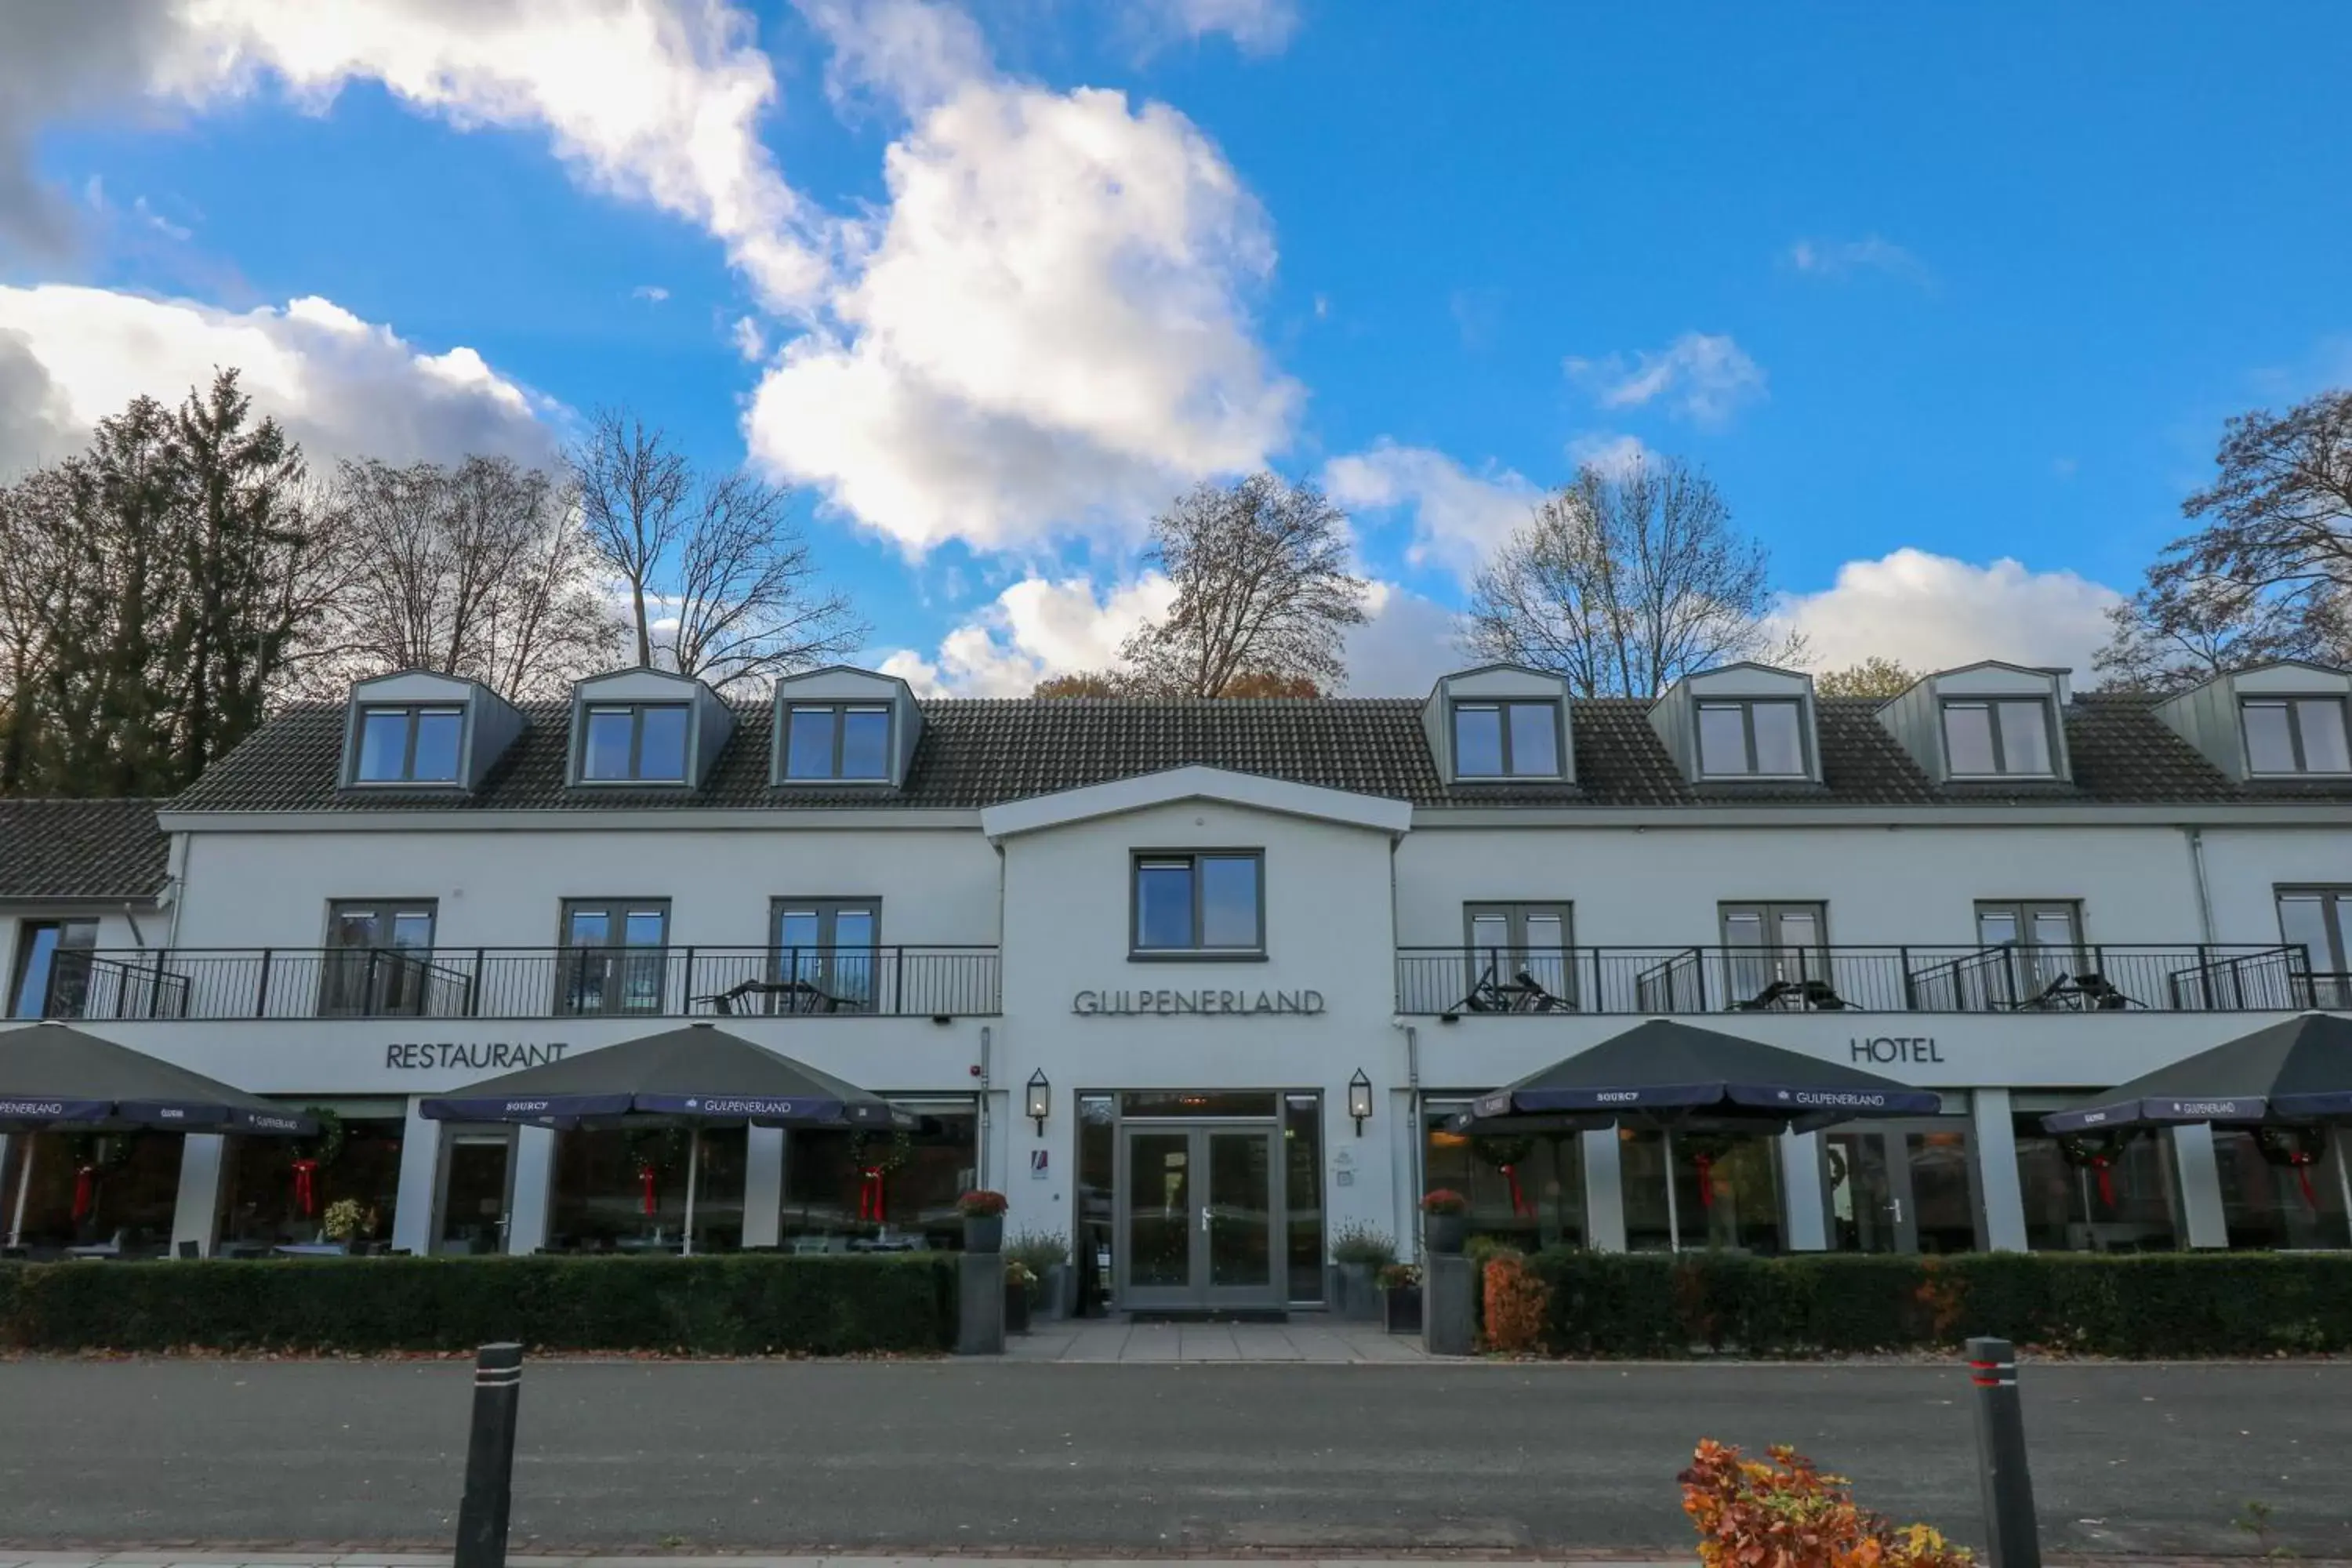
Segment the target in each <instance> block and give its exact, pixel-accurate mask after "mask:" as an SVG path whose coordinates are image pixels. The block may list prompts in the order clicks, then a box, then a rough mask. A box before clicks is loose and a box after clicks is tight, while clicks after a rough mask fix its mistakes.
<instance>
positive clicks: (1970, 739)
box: [1944, 698, 2056, 778]
mask: <svg viewBox="0 0 2352 1568" xmlns="http://www.w3.org/2000/svg"><path fill="white" fill-rule="evenodd" d="M1944 761H1945V764H1946V766H1947V767H1948V768H1949V769H1950V771H1951V773H1952V776H1954V777H1955V778H1989V777H1993V776H1997V775H2003V774H2023V775H2027V776H2032V777H2040V778H2048V777H2050V776H2051V775H2052V773H2054V772H2055V771H2056V769H2055V767H2054V765H2053V760H2052V752H2051V745H2050V705H2049V704H2048V703H2046V702H2044V701H2042V700H2041V699H2039V698H2026V699H2023V700H2005V699H2004V700H1991V699H1987V700H1973V699H1971V700H1963V701H1954V702H1947V703H1945V704H1944Z"/></svg>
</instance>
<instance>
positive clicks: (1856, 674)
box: [1813, 654, 1919, 697]
mask: <svg viewBox="0 0 2352 1568" xmlns="http://www.w3.org/2000/svg"><path fill="white" fill-rule="evenodd" d="M1918 681H1919V672H1918V671H1917V670H1916V669H1911V668H1907V667H1906V666H1904V665H1903V664H1901V663H1898V662H1897V661H1896V660H1895V659H1891V658H1886V657H1885V656H1884V655H1881V654H1873V655H1871V656H1870V657H1869V658H1865V659H1864V660H1863V661H1862V662H1861V663H1860V664H1849V665H1847V666H1846V667H1845V668H1843V669H1832V670H1825V671H1823V672H1822V674H1820V675H1817V676H1815V677H1814V678H1813V689H1814V690H1816V691H1818V692H1820V693H1821V694H1822V696H1824V697H1894V696H1897V695H1899V694H1900V693H1902V692H1905V691H1908V690H1910V689H1911V688H1912V687H1914V686H1916V685H1917V684H1918Z"/></svg>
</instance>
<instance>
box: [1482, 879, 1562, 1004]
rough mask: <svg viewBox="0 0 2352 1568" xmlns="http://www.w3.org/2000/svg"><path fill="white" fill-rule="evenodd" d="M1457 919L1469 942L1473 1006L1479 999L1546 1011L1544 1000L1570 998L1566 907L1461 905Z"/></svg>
mask: <svg viewBox="0 0 2352 1568" xmlns="http://www.w3.org/2000/svg"><path fill="white" fill-rule="evenodd" d="M1462 919H1463V923H1464V925H1465V927H1466V928H1467V930H1468V934H1469V939H1470V969H1471V982H1472V985H1473V987H1474V989H1473V990H1472V991H1471V993H1470V995H1471V997H1472V1005H1474V1006H1475V1005H1478V1004H1479V1003H1480V1002H1481V1001H1484V1002H1486V1003H1488V1004H1491V1005H1495V1006H1496V1007H1497V1008H1499V1009H1500V1010H1502V1011H1506V1012H1550V1011H1552V1010H1553V1009H1552V1008H1550V1007H1549V1006H1547V1005H1545V1002H1544V999H1545V998H1546V997H1547V996H1549V997H1553V998H1557V999H1558V1000H1559V1001H1561V1002H1566V1001H1567V1000H1568V999H1569V996H1570V985H1571V984H1573V982H1574V979H1575V976H1574V974H1573V973H1571V971H1570V967H1569V951H1568V949H1569V930H1570V926H1569V906H1568V905H1566V904H1523V903H1511V904H1465V905H1464V906H1463V910H1462ZM1528 981H1533V982H1534V983H1535V984H1534V986H1533V987H1530V986H1529V985H1528Z"/></svg>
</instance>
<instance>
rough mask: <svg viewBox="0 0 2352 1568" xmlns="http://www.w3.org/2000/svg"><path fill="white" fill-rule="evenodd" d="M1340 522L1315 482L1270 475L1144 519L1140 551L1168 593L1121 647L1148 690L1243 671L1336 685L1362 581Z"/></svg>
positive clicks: (1226, 683) (1207, 692)
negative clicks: (1146, 530) (1167, 584)
mask: <svg viewBox="0 0 2352 1568" xmlns="http://www.w3.org/2000/svg"><path fill="white" fill-rule="evenodd" d="M1347 525H1348V519H1347V514H1346V513H1344V512H1342V511H1341V510H1339V508H1338V507H1336V506H1334V505H1332V504H1331V502H1330V501H1329V500H1328V499H1327V498H1326V497H1325V496H1324V494H1323V492H1322V491H1320V490H1318V489H1316V488H1315V487H1314V486H1313V485H1311V484H1292V483H1289V482H1288V481H1286V480H1285V479H1281V478H1279V477H1277V476H1276V475H1274V474H1268V473H1258V474H1253V475H1251V476H1250V477H1248V478H1247V479H1241V480H1239V481H1236V482H1235V483H1233V484H1229V485H1202V486H1201V487H1199V488H1198V489H1194V490H1192V491H1191V492H1190V493H1189V494H1186V495H1184V496H1182V497H1181V498H1179V499H1178V500H1177V501H1176V502H1175V504H1174V505H1173V506H1171V508H1170V509H1169V510H1167V511H1165V512H1163V513H1161V514H1160V517H1159V518H1157V519H1156V520H1154V521H1153V522H1152V525H1151V548H1150V552H1148V554H1147V557H1146V559H1147V560H1148V561H1149V562H1150V563H1151V564H1154V565H1156V566H1158V567H1159V568H1160V570H1161V571H1163V572H1165V573H1166V574H1168V576H1169V579H1170V580H1171V582H1173V583H1174V584H1176V602H1175V604H1174V605H1172V606H1171V608H1170V610H1169V612H1168V614H1167V616H1164V617H1163V618H1161V619H1160V620H1157V621H1149V622H1146V623H1145V624H1144V625H1143V626H1139V627H1138V628H1137V629H1136V631H1135V633H1134V635H1133V636H1131V637H1129V638H1128V639H1127V641H1126V643H1125V644H1124V645H1123V646H1122V647H1121V648H1120V650H1119V652H1120V656H1121V657H1122V658H1125V659H1126V660H1127V662H1128V664H1129V666H1130V668H1131V670H1132V673H1133V675H1134V676H1135V678H1136V679H1138V680H1139V681H1140V682H1142V683H1143V685H1144V687H1145V688H1146V689H1149V690H1151V691H1153V692H1160V693H1168V694H1171V695H1176V696H1185V697H1222V696H1225V695H1228V694H1229V690H1230V689H1231V688H1232V687H1233V686H1234V683H1235V682H1236V681H1238V680H1241V679H1243V678H1244V677H1245V676H1248V677H1255V679H1260V680H1265V679H1273V680H1278V681H1281V680H1287V681H1306V682H1308V683H1310V684H1313V685H1315V686H1317V687H1318V689H1319V688H1320V687H1321V686H1324V685H1334V686H1336V685H1338V684H1339V682H1340V681H1342V680H1343V679H1345V678H1346V674H1347V668H1346V666H1345V664H1344V663H1343V662H1342V661H1341V657H1340V653H1341V647H1342V644H1343V642H1344V640H1345V637H1346V634H1347V629H1348V628H1349V626H1360V625H1361V624H1362V623H1363V620H1364V605H1363V601H1364V595H1365V591H1366V584H1365V583H1364V581H1363V579H1361V578H1360V577H1356V576H1353V575H1350V574H1349V572H1348V569H1347V565H1348V552H1349V541H1348V526H1347Z"/></svg>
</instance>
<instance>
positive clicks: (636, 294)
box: [629, 283, 669, 305]
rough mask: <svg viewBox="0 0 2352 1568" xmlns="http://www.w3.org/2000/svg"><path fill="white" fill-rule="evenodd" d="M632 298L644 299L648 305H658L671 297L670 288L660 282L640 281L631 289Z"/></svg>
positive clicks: (630, 296) (630, 295)
mask: <svg viewBox="0 0 2352 1568" xmlns="http://www.w3.org/2000/svg"><path fill="white" fill-rule="evenodd" d="M629 298H630V299H632V300H644V301H645V302H646V304H648V305H658V304H660V303H661V302H662V301H663V300H667V299H668V298H669V290H668V289H665V288H663V287H662V286H661V285H660V284H658V283H640V284H638V285H637V286H636V287H635V288H634V289H630V290H629Z"/></svg>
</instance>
